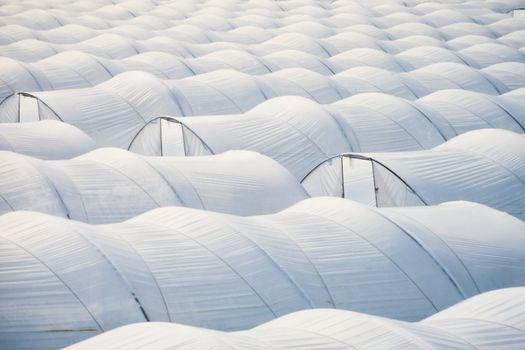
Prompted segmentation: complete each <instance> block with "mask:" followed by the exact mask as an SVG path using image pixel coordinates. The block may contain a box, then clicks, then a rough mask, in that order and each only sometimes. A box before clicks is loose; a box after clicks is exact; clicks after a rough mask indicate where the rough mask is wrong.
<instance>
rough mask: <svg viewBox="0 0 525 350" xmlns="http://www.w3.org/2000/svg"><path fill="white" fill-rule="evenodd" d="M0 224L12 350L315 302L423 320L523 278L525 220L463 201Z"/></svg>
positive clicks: (281, 311) (226, 324)
mask: <svg viewBox="0 0 525 350" xmlns="http://www.w3.org/2000/svg"><path fill="white" fill-rule="evenodd" d="M0 223H1V224H2V227H3V228H4V229H3V230H2V232H1V234H0V237H1V238H2V239H1V242H2V245H3V249H4V251H5V252H6V253H7V255H6V256H7V257H9V264H8V265H7V266H6V268H5V269H3V272H2V276H3V277H2V278H3V281H5V282H6V283H2V284H0V291H1V293H2V295H4V296H6V299H5V300H6V301H8V302H4V303H2V304H1V305H0V308H2V310H1V311H2V315H4V316H5V317H4V318H3V320H4V321H2V322H6V323H4V324H3V326H2V327H1V331H0V332H1V333H2V337H1V339H2V342H5V344H6V345H8V347H10V344H13V343H14V342H15V341H16V342H18V343H17V345H19V346H22V345H26V346H31V345H32V344H33V345H34V344H35V343H34V342H38V344H39V346H40V348H46V347H48V346H50V345H52V344H53V343H52V342H55V343H54V346H53V347H54V348H56V347H57V344H60V346H63V345H67V344H71V343H72V342H75V341H78V340H79V339H81V338H85V337H87V336H91V335H94V334H97V333H99V332H100V331H103V330H109V329H112V328H115V327H118V326H121V325H124V324H128V323H132V322H143V321H171V322H179V323H184V324H189V325H195V326H201V327H209V328H214V329H222V330H239V329H246V328H249V327H253V326H256V325H259V324H261V323H262V322H265V321H268V320H271V319H274V318H276V317H279V316H283V315H285V314H288V313H290V312H293V311H297V310H303V309H310V308H314V307H315V308H337V309H351V310H353V311H358V312H367V313H371V314H376V315H382V316H388V317H395V318H398V319H403V320H419V319H422V318H424V317H426V316H428V315H431V314H433V313H435V312H436V311H438V310H442V309H444V308H446V307H448V306H450V305H452V304H454V303H457V302H458V301H461V300H463V299H465V298H467V297H470V296H472V295H475V294H478V293H480V292H484V291H488V290H492V289H496V288H503V287H512V286H518V285H520V284H523V282H525V280H524V276H525V273H524V271H523V269H524V266H525V261H524V256H523V254H522V253H523V252H522V249H521V248H522V247H523V244H525V237H524V236H523V232H524V229H525V228H524V225H525V224H524V223H523V222H522V221H520V220H517V219H515V218H513V217H512V216H509V215H506V214H504V213H501V212H498V211H496V210H494V209H490V208H488V207H484V206H481V205H478V204H473V203H467V202H456V203H449V204H446V205H440V206H435V207H419V208H395V209H375V208H371V207H368V206H364V205H361V204H357V203H355V202H352V201H348V200H342V199H337V198H316V199H310V200H306V201H303V202H300V203H299V204H297V205H295V206H292V207H291V208H289V209H286V210H284V211H282V212H280V213H277V214H273V215H265V216H259V217H236V216H231V215H226V214H219V213H213V212H209V211H201V210H195V209H188V208H180V207H167V208H161V209H157V210H154V211H151V212H148V213H146V214H143V215H141V216H138V217H136V218H134V219H131V220H128V221H126V222H124V223H120V224H112V225H97V226H90V225H87V224H84V223H79V222H75V221H70V220H64V219H61V218H57V217H54V216H48V215H44V214H39V213H33V212H23V211H18V212H14V213H10V214H5V215H2V216H0ZM495 223H497V224H495ZM450 226H454V227H455V230H450ZM146 232H147V234H144V233H146ZM42 239H45V241H46V243H47V244H41V242H42ZM66 247H67V249H65V248H66ZM232 247H234V248H235V249H232ZM407 251H410V252H411V253H410V254H406V252H407ZM363 265H366V266H367V273H366V274H363V271H362V266H363ZM370 274H373V276H375V277H374V281H373V282H372V283H371V282H370ZM430 277H431V278H430ZM28 283H29V284H30V285H31V286H32V287H31V288H30V289H28V288H27V286H28ZM392 295H396V296H397V297H396V298H392ZM22 303H23V305H31V307H23V308H21V307H15V306H16V305H21V304H22ZM56 305H61V306H60V308H57V307H56ZM63 310H67V313H66V314H64V312H63ZM40 315H42V316H40ZM290 317H292V318H293V317H294V316H290ZM7 320H8V321H7ZM63 330H67V331H63ZM20 332H23V333H24V337H23V339H21V338H20ZM51 335H53V336H51Z"/></svg>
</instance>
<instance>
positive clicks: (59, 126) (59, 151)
mask: <svg viewBox="0 0 525 350" xmlns="http://www.w3.org/2000/svg"><path fill="white" fill-rule="evenodd" d="M95 148H96V145H95V142H94V141H93V140H92V139H91V138H90V137H89V136H88V135H86V134H85V133H83V132H82V131H80V130H79V129H77V128H75V127H74V126H72V125H69V124H66V123H61V122H58V121H54V120H43V121H40V122H34V123H13V124H11V123H9V124H0V150H2V151H11V152H16V153H20V154H25V155H28V156H31V157H35V158H40V159H69V158H73V157H77V156H80V155H82V154H84V153H87V152H89V151H92V150H94V149H95Z"/></svg>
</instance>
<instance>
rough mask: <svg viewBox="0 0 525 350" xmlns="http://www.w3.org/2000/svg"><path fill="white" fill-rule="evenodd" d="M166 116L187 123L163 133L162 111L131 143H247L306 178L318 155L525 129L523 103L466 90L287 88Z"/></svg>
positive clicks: (152, 146) (209, 149)
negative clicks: (236, 103)
mask: <svg viewBox="0 0 525 350" xmlns="http://www.w3.org/2000/svg"><path fill="white" fill-rule="evenodd" d="M524 91H525V90H524ZM166 120H167V121H170V122H168V123H167V124H168V125H172V124H171V121H176V122H177V123H180V124H182V126H183V129H182V132H181V133H179V134H173V133H170V134H163V132H161V131H162V130H161V128H162V125H163V124H162V123H163V122H162V121H160V122H159V120H158V119H157V120H154V121H152V122H151V123H150V124H149V125H148V126H146V127H145V128H144V129H142V130H141V131H140V133H139V134H138V135H137V137H136V138H135V139H134V141H133V143H132V144H131V146H130V149H131V150H133V151H135V152H139V153H144V154H157V155H159V154H161V153H160V152H161V148H160V146H159V145H160V144H162V145H163V146H164V148H163V152H165V153H162V154H170V147H171V148H172V149H173V148H174V146H172V145H173V143H174V141H173V140H175V139H177V140H179V141H180V142H182V143H183V144H184V154H185V155H187V156H194V155H200V154H218V153H221V152H224V151H227V150H234V149H248V150H253V151H257V152H260V153H262V154H265V155H267V156H269V157H270V158H272V159H274V160H277V161H278V162H279V163H281V164H282V165H283V166H285V167H286V168H287V169H288V170H289V171H290V172H292V174H294V175H295V176H296V177H297V178H298V179H300V180H301V179H303V178H304V177H305V176H306V175H307V174H308V173H309V172H310V171H311V170H312V169H313V168H314V167H315V166H316V165H317V164H319V163H320V161H323V160H324V159H328V158H331V157H333V156H337V155H338V154H340V153H344V152H349V151H353V152H377V151H385V152H386V151H411V150H422V149H430V148H432V147H435V146H437V145H439V144H440V143H442V142H444V141H445V140H447V139H451V138H453V137H454V136H456V135H458V134H461V133H464V132H468V131H471V130H476V129H481V128H487V127H497V128H504V129H507V130H511V131H514V132H518V133H523V132H524V127H525V114H524V113H523V110H522V109H520V108H517V107H516V106H515V104H514V102H513V100H510V99H508V98H507V97H506V95H504V96H501V97H498V96H496V97H491V98H490V99H489V98H487V95H484V94H480V93H474V92H468V91H463V90H445V91H441V92H437V93H433V94H431V95H429V96H427V97H425V98H422V99H418V100H416V101H414V102H411V101H407V100H405V99H401V98H397V97H393V96H390V95H386V94H379V93H367V94H358V95H354V96H352V97H349V98H346V99H343V100H341V101H338V102H336V103H333V104H329V105H320V104H317V103H315V102H313V101H311V100H309V99H306V98H302V97H292V96H283V97H277V98H273V99H270V100H268V101H267V102H264V103H262V104H259V105H258V106H257V107H256V108H254V109H252V110H250V111H248V112H246V113H244V114H238V115H222V116H220V117H219V116H208V117H206V116H202V117H192V118H175V117H169V118H166ZM164 139H166V140H164ZM177 142H178V141H177ZM203 150H205V151H203ZM203 152H204V153H203Z"/></svg>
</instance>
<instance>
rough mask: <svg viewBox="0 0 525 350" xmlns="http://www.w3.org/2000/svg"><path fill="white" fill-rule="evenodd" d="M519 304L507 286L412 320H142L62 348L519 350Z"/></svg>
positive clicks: (516, 292) (298, 316)
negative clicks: (236, 328)
mask: <svg viewBox="0 0 525 350" xmlns="http://www.w3.org/2000/svg"><path fill="white" fill-rule="evenodd" d="M524 304H525V288H508V289H500V290H497V291H492V292H487V293H484V294H482V295H479V296H475V297H473V298H470V299H468V300H466V301H464V302H462V303H460V304H458V305H454V306H452V307H450V308H449V309H447V310H445V311H442V312H440V313H438V314H436V315H435V316H433V317H430V318H428V319H425V320H423V321H421V322H415V323H406V322H400V321H394V320H389V319H384V318H378V317H373V316H369V315H365V314H359V313H355V312H350V311H340V310H308V311H301V312H296V313H294V314H291V315H288V316H284V317H281V318H279V319H278V320H275V321H270V322H268V323H265V324H263V325H261V326H259V327H256V328H254V329H251V330H248V331H244V332H235V333H224V332H218V331H213V330H207V329H202V328H195V327H188V326H184V325H180V324H169V323H140V324H134V325H130V326H125V327H122V328H119V329H116V330H114V331H110V332H108V333H106V334H103V335H100V336H97V337H95V338H93V339H90V340H87V341H84V342H81V343H78V344H75V345H73V346H71V347H69V348H68V349H71V350H87V349H122V350H127V349H137V348H139V347H140V348H141V349H155V350H163V349H170V350H173V349H187V348H199V349H232V348H239V349H268V348H274V349H345V350H346V349H359V350H360V349H363V350H364V349H367V350H369V349H370V350H373V349H377V350H384V349H387V348H388V349H458V350H460V349H464V350H471V349H493V348H505V349H519V348H521V347H523V346H524V345H525V316H524V315H525V308H524V306H523V305H524Z"/></svg>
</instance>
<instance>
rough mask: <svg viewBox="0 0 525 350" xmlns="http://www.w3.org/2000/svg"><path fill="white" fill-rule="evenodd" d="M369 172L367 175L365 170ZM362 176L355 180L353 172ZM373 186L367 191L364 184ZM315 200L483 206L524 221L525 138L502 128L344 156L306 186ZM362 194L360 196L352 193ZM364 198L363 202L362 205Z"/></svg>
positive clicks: (324, 166) (306, 181)
mask: <svg viewBox="0 0 525 350" xmlns="http://www.w3.org/2000/svg"><path fill="white" fill-rule="evenodd" d="M366 167H368V170H366ZM356 172H357V173H358V174H359V176H357V175H356V176H354V175H353V174H354V173H356ZM366 179H368V182H369V183H370V185H366V186H368V188H367V189H366V190H365V189H363V181H365V180H366ZM302 183H303V185H304V186H305V188H306V189H307V191H308V192H309V193H310V194H311V195H313V196H318V195H336V196H343V197H345V198H350V199H354V200H360V201H363V202H365V203H370V198H372V202H371V203H370V204H374V205H377V206H407V205H425V204H426V205H432V204H437V203H442V202H446V201H452V200H458V199H461V200H468V201H473V202H478V203H482V204H485V205H488V206H490V207H492V208H496V209H499V210H502V211H505V212H507V213H510V214H512V215H514V216H516V217H518V218H520V219H522V220H524V219H525V211H524V209H525V137H523V135H519V134H515V133H513V132H510V131H506V130H500V129H482V130H476V131H472V132H468V133H465V134H463V135H460V136H457V137H456V138H454V139H452V140H450V141H448V142H446V143H444V144H442V145H439V146H437V147H435V148H433V149H431V150H423V151H417V152H390V153H370V154H366V153H365V154H363V153H361V154H346V155H341V156H340V157H336V158H332V159H329V160H327V161H326V162H324V163H322V164H320V165H319V166H318V167H317V168H316V169H314V170H313V171H312V172H311V173H310V174H309V175H308V176H307V177H306V178H305V179H304V181H303V182H302ZM357 188H360V189H361V190H362V191H361V192H359V194H358V195H357V194H356V193H355V192H354V190H353V189H357ZM360 197H362V198H365V199H364V200H362V199H361V198H360Z"/></svg>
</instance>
